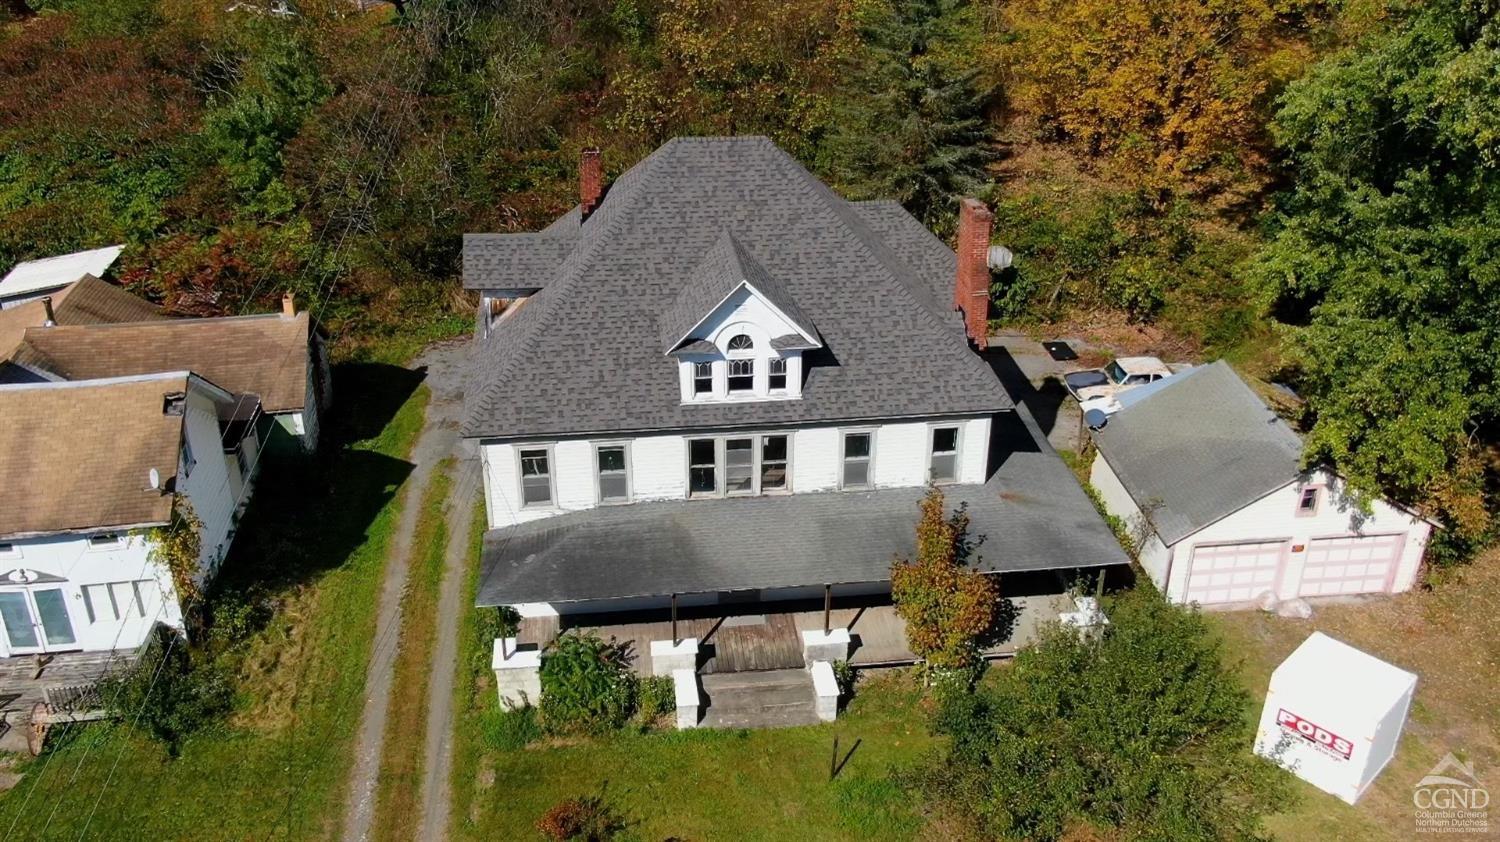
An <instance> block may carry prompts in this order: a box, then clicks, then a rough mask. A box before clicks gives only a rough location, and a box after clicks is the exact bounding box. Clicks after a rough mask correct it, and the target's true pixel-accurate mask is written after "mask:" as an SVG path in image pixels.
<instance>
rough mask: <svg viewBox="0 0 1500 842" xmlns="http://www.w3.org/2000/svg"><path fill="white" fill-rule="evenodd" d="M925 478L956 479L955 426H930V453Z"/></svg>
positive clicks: (934, 480) (956, 436)
mask: <svg viewBox="0 0 1500 842" xmlns="http://www.w3.org/2000/svg"><path fill="white" fill-rule="evenodd" d="M927 478H928V479H930V480H932V481H933V482H957V481H958V428H957V427H933V428H932V453H931V455H930V461H929V463H928V469H927Z"/></svg>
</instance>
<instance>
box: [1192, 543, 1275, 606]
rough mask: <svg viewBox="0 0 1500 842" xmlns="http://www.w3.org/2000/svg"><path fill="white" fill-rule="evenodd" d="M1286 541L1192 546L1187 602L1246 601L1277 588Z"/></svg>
mask: <svg viewBox="0 0 1500 842" xmlns="http://www.w3.org/2000/svg"><path fill="white" fill-rule="evenodd" d="M1285 549H1286V542H1285V541H1256V542H1252V543H1245V544H1217V545H1212V546H1197V547H1193V558H1192V562H1191V564H1190V565H1189V567H1188V582H1187V601H1188V602H1196V603H1199V604H1200V605H1211V604H1213V603H1216V602H1248V601H1250V600H1252V599H1255V598H1256V597H1257V596H1260V595H1261V594H1262V593H1264V592H1266V591H1274V590H1275V589H1276V577H1277V575H1278V574H1280V572H1281V560H1282V558H1283V557H1284V555H1285V554H1284V553H1283V550H1285Z"/></svg>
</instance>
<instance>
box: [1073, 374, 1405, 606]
mask: <svg viewBox="0 0 1500 842" xmlns="http://www.w3.org/2000/svg"><path fill="white" fill-rule="evenodd" d="M1120 402H1121V404H1122V408H1121V409H1120V411H1119V412H1116V413H1115V414H1114V415H1113V416H1111V417H1110V418H1109V421H1108V423H1107V424H1106V425H1105V426H1104V427H1103V428H1102V429H1100V430H1098V431H1096V432H1095V435H1094V440H1095V442H1096V444H1097V445H1098V451H1099V452H1098V455H1097V456H1096V457H1095V459H1094V464H1093V468H1092V472H1091V474H1090V482H1091V483H1092V485H1093V486H1094V488H1095V489H1096V490H1097V491H1098V492H1099V495H1100V497H1101V498H1102V499H1103V501H1104V505H1105V507H1106V508H1107V509H1108V510H1109V512H1110V513H1111V514H1113V515H1116V516H1118V517H1120V518H1122V519H1123V520H1125V522H1126V523H1127V524H1128V525H1129V527H1130V529H1131V532H1132V534H1133V535H1134V536H1135V537H1136V538H1137V539H1138V541H1139V543H1140V560H1141V566H1142V567H1143V568H1145V570H1146V573H1147V574H1148V575H1150V576H1151V578H1152V580H1153V581H1155V582H1156V584H1157V586H1158V587H1160V588H1161V589H1162V591H1163V592H1164V593H1166V594H1167V597H1168V598H1169V599H1171V600H1173V601H1175V602H1184V603H1186V602H1196V603H1198V604H1200V605H1236V604H1248V603H1251V602H1252V601H1254V600H1256V599H1258V598H1259V597H1261V595H1263V594H1265V593H1272V594H1275V595H1276V596H1277V597H1278V598H1280V599H1291V598H1294V597H1304V598H1311V597H1325V596H1343V595H1349V594H1367V593H1395V592H1399V591H1404V590H1406V589H1408V588H1410V587H1411V585H1412V583H1413V582H1414V581H1415V580H1416V576H1417V570H1418V568H1419V567H1420V564H1421V560H1422V552H1423V550H1424V549H1425V548H1426V546H1427V538H1428V535H1429V534H1430V533H1431V531H1432V524H1431V523H1430V522H1429V521H1427V520H1425V519H1423V518H1422V517H1421V516H1419V515H1416V514H1414V513H1412V512H1410V511H1408V510H1406V509H1404V508H1402V507H1399V506H1395V505H1392V504H1390V503H1387V502H1386V501H1384V500H1376V501H1374V502H1373V503H1372V504H1371V510H1370V512H1369V513H1368V514H1366V513H1365V512H1362V511H1361V510H1360V507H1359V506H1358V504H1357V503H1355V501H1354V500H1352V499H1350V498H1349V497H1347V496H1346V495H1345V493H1344V489H1343V483H1342V481H1341V480H1340V479H1339V477H1338V476H1337V475H1336V474H1334V473H1332V472H1330V471H1327V470H1322V469H1315V470H1311V471H1303V470H1302V469H1301V467H1300V463H1301V456H1302V440H1301V439H1300V438H1299V437H1298V436H1297V434H1296V433H1295V432H1293V431H1292V429H1291V428H1290V427H1288V426H1287V425H1286V423H1285V422H1283V421H1282V420H1281V419H1280V418H1278V417H1277V416H1276V414H1275V413H1274V412H1272V411H1271V410H1270V408H1269V407H1267V406H1266V405H1265V404H1264V403H1263V402H1262V401H1261V399H1260V398H1259V397H1258V396H1257V395H1256V394H1255V392H1254V391H1252V390H1251V389H1250V387H1249V386H1248V385H1246V384H1245V382H1244V381H1243V380H1241V379H1240V377H1239V375H1237V374H1236V373H1235V372H1234V369H1232V368H1230V367H1229V365H1228V364H1227V363H1224V362H1217V363H1214V364H1213V365H1207V366H1200V367H1198V368H1194V369H1191V370H1189V371H1186V372H1184V373H1182V374H1178V375H1176V376H1175V377H1172V378H1169V379H1167V380H1163V381H1161V382H1160V383H1158V384H1153V385H1152V386H1149V387H1146V388H1144V389H1141V390H1137V391H1135V392H1128V393H1126V394H1125V395H1123V396H1122V397H1121V399H1120Z"/></svg>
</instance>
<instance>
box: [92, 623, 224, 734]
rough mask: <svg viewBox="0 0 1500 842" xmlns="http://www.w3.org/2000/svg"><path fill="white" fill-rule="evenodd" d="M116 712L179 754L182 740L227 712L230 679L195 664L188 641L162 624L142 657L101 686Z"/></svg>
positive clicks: (107, 701)
mask: <svg viewBox="0 0 1500 842" xmlns="http://www.w3.org/2000/svg"><path fill="white" fill-rule="evenodd" d="M100 698H102V699H104V700H105V703H106V704H107V705H108V706H109V708H110V710H111V712H112V713H114V715H116V716H118V717H120V718H121V720H122V721H124V722H126V723H127V724H129V725H130V726H132V727H134V728H137V729H139V730H140V731H141V732H142V733H144V734H146V735H147V736H149V737H151V738H152V739H155V740H157V741H158V742H161V743H162V744H163V745H165V746H166V748H167V752H168V754H170V755H172V756H173V757H176V756H177V753H178V750H179V749H180V748H181V746H182V740H183V739H184V738H186V737H187V736H188V735H190V734H192V733H193V732H195V731H198V730H199V729H201V728H204V727H205V726H207V725H209V724H210V723H211V722H213V721H214V720H215V719H217V718H218V717H220V716H222V715H223V714H225V713H227V712H228V711H229V708H230V704H231V702H232V700H233V690H232V688H231V687H230V684H229V681H228V679H227V678H226V677H225V676H224V675H223V673H222V672H220V671H219V670H218V669H216V668H215V667H213V666H212V665H209V664H196V665H195V664H194V663H193V659H192V656H191V655H190V653H189V651H188V644H187V641H185V640H183V638H182V635H181V634H180V633H179V632H178V631H177V630H176V629H173V628H169V627H167V626H165V625H157V626H156V628H155V629H153V630H152V634H151V638H150V641H149V643H148V644H147V646H146V648H145V651H144V653H143V654H142V656H141V659H140V660H139V661H138V662H136V663H135V664H134V665H132V666H131V667H130V668H129V669H127V670H125V671H124V672H122V673H121V674H119V675H118V676H116V677H114V678H112V679H108V680H106V681H105V682H104V683H103V685H102V686H101V687H100Z"/></svg>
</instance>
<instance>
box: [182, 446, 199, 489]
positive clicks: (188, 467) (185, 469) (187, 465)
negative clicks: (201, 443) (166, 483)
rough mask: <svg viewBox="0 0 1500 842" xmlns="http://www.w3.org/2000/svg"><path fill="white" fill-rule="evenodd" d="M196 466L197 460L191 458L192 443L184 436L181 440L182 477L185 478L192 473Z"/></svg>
mask: <svg viewBox="0 0 1500 842" xmlns="http://www.w3.org/2000/svg"><path fill="white" fill-rule="evenodd" d="M196 467H198V460H197V459H194V458H193V445H192V443H191V442H189V441H188V440H187V439H186V438H183V440H182V478H183V479H187V478H188V477H190V476H192V475H193V469H194V468H196Z"/></svg>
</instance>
